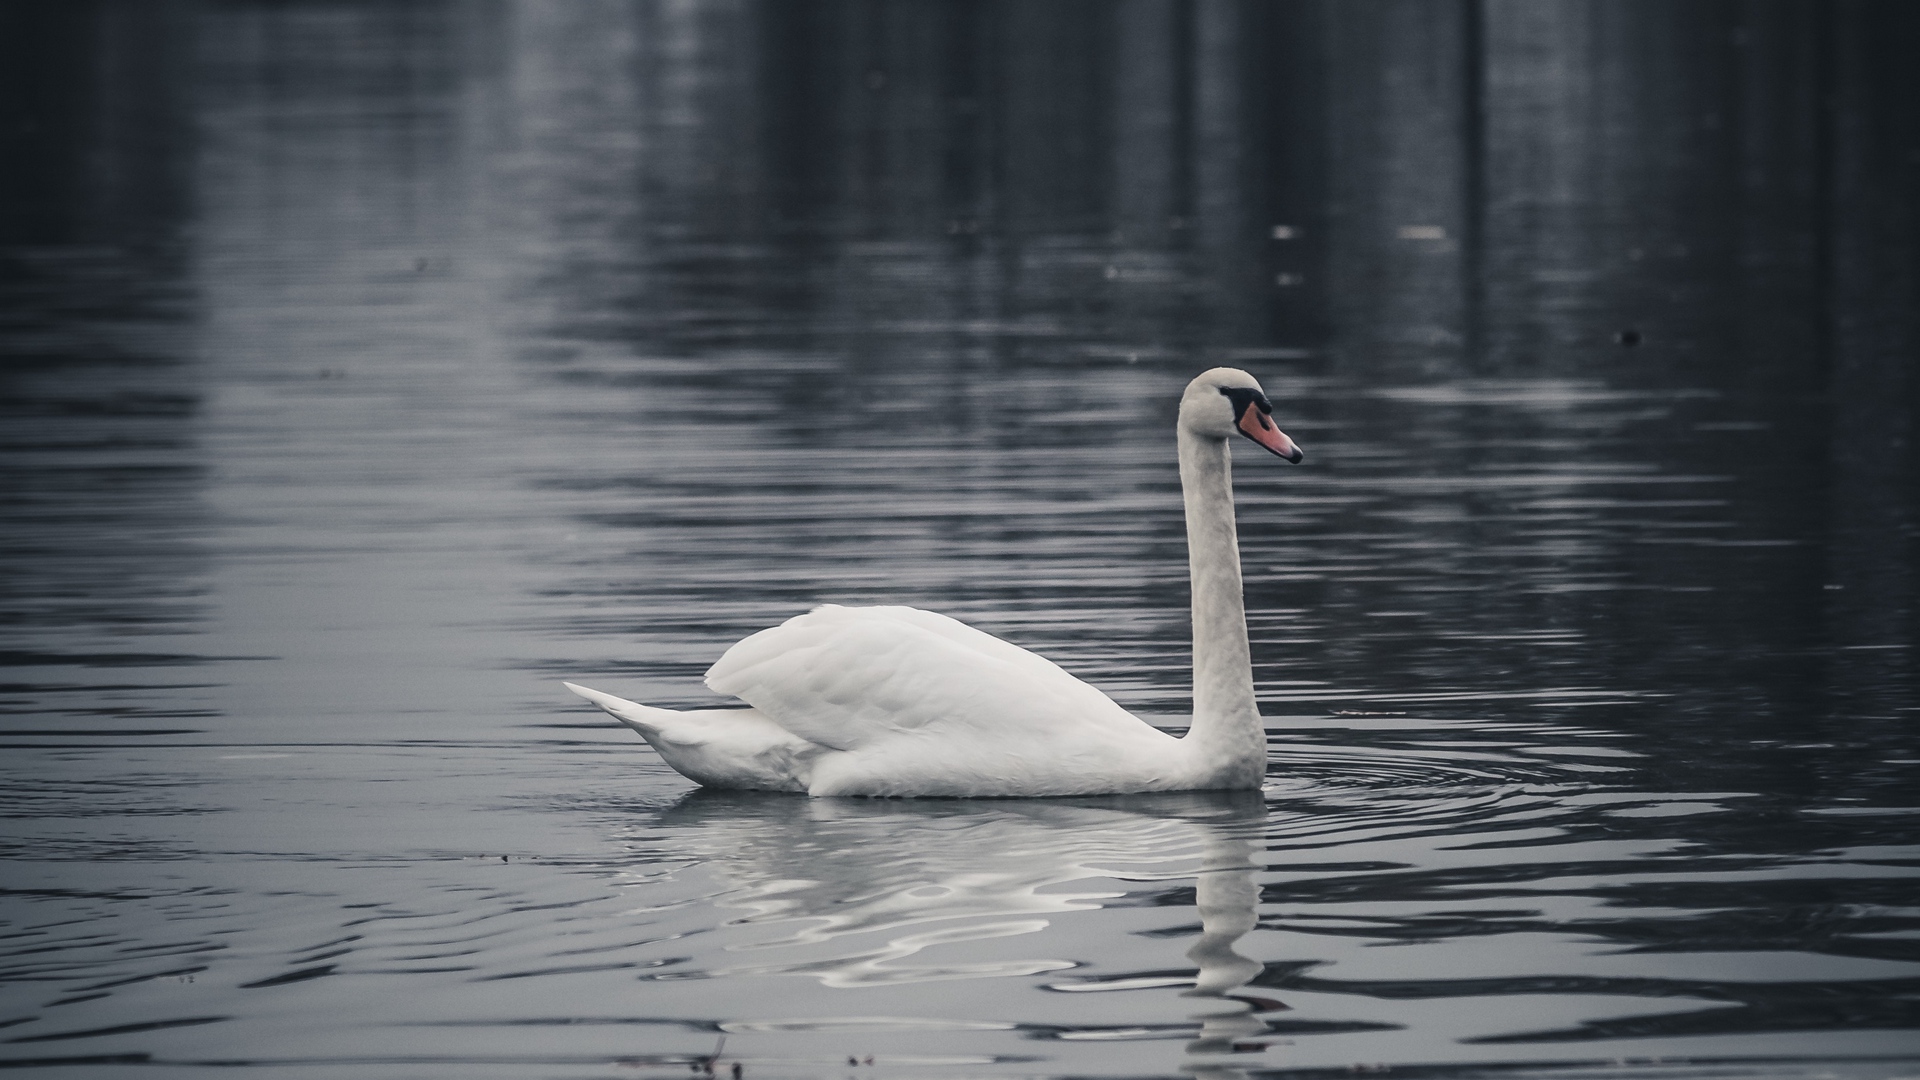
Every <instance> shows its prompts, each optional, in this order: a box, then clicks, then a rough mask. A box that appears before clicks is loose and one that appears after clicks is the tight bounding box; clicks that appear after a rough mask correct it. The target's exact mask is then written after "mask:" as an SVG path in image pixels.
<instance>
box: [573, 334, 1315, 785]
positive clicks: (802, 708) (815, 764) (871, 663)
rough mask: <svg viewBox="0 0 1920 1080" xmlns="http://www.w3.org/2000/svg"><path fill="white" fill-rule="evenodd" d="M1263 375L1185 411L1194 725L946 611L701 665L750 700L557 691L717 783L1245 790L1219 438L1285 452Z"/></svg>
mask: <svg viewBox="0 0 1920 1080" xmlns="http://www.w3.org/2000/svg"><path fill="white" fill-rule="evenodd" d="M1272 411H1273V406H1272V405H1271V404H1270V403H1269V402H1268V401H1267V397H1266V395H1265V394H1264V393H1262V392H1261V390H1260V384H1259V383H1258V382H1256V381H1255V380H1254V378H1253V376H1251V375H1249V374H1247V373H1246V372H1244V371H1239V370H1236V369H1234V368H1214V369H1212V370H1210V371H1206V372H1203V373H1202V374H1201V375H1200V376H1199V377H1198V378H1196V379H1194V380H1193V381H1192V382H1191V383H1188V384H1187V390H1186V393H1185V394H1184V395H1183V396H1182V397H1181V399H1180V421H1179V424H1178V431H1179V446H1180V487H1181V491H1182V493H1183V494H1184V495H1185V499H1186V510H1187V554H1188V566H1189V570H1190V572H1191V574H1192V580H1193V726H1192V728H1190V729H1189V730H1188V732H1187V734H1186V736H1185V737H1184V738H1175V737H1173V736H1171V735H1168V734H1167V733H1165V732H1163V731H1161V730H1159V729H1158V728H1155V727H1152V726H1151V725H1149V724H1147V723H1146V722H1145V721H1143V720H1141V719H1139V718H1138V717H1135V716H1134V715H1133V714H1131V713H1129V712H1127V711H1126V710H1125V709H1122V708H1121V707H1120V706H1119V705H1117V704H1115V703H1114V701H1113V699H1112V698H1109V697H1108V696H1107V695H1105V694H1103V693H1101V692H1100V691H1098V690H1096V689H1094V688H1093V687H1091V686H1089V685H1087V684H1086V683H1084V682H1081V681H1080V680H1079V679H1076V678H1074V677H1073V676H1071V675H1069V674H1067V673H1066V672H1065V671H1062V670H1061V669H1060V668H1059V667H1057V666H1055V665H1054V663H1053V662H1052V661H1050V660H1047V659H1045V658H1043V657H1041V656H1038V655H1036V654H1034V653H1031V652H1028V651H1027V650H1025V649H1022V648H1020V647H1019V646H1017V645H1012V644H1009V643H1007V642H1005V641H1001V640H1000V639H999V638H996V637H994V636H993V635H991V634H987V633H983V632H982V631H979V630H975V629H974V628H973V627H971V626H968V625H966V624H965V623H962V622H959V621H957V620H954V619H950V618H948V617H947V616H945V615H936V614H934V613H933V612H930V611H920V610H917V609H915V608H909V607H870V608H847V607H839V606H836V605H832V604H829V605H826V606H824V607H819V608H815V609H814V610H812V611H809V612H807V613H806V614H805V615H798V616H795V617H794V618H791V619H788V620H787V621H786V622H784V623H782V624H780V625H779V626H776V627H772V628H771V629H767V630H762V631H760V632H759V633H757V634H754V635H752V636H751V637H748V638H746V639H745V640H743V641H741V642H739V643H738V644H736V645H734V646H733V647H732V648H731V649H728V650H727V651H726V654H725V655H723V656H721V657H720V660H719V662H718V663H716V664H714V665H713V667H712V668H710V669H708V671H707V685H708V686H709V687H711V688H712V689H713V691H714V692H715V693H719V694H728V695H732V696H733V697H737V698H739V699H740V700H742V701H744V702H746V703H747V704H748V705H750V706H752V707H751V708H746V709H701V710H695V711H691V712H675V711H673V710H670V709H656V708H653V707H651V706H647V705H639V704H635V703H634V702H631V701H626V700H624V699H622V698H617V697H614V696H613V695H612V694H603V693H601V692H600V691H598V690H590V689H588V688H587V687H584V686H577V685H575V684H573V683H567V684H566V687H567V689H569V690H572V691H573V692H574V693H576V694H579V695H580V696H581V697H583V698H586V699H587V700H588V701H591V702H593V703H594V704H595V705H598V706H600V707H601V708H602V709H605V710H606V711H607V712H608V713H610V714H612V715H613V717H614V718H615V719H616V720H619V721H620V722H621V723H623V724H625V725H627V726H628V727H630V728H632V729H633V730H635V731H637V732H639V733H640V736H641V737H642V738H644V739H646V740H647V742H648V743H650V744H652V746H653V748H654V749H655V750H657V751H659V753H660V756H661V757H662V758H663V759H665V760H666V763H667V764H668V765H671V766H673V768H674V769H676V770H677V771H679V773H680V774H681V775H683V776H685V777H687V779H689V780H692V781H694V782H696V783H699V784H704V785H706V786H708V787H716V788H746V789H760V790H769V791H804V792H806V793H808V794H809V795H882V796H885V795H894V796H914V795H921V796H1039V795H1096V794H1118V793H1122V792H1136V791H1196V790H1209V789H1212V790H1221V789H1246V788H1257V787H1259V786H1260V782H1261V779H1262V777H1263V776H1264V775H1265V773H1266V761H1267V741H1266V732H1265V729H1264V728H1263V727H1262V725H1261V721H1260V711H1259V708H1258V706H1256V705H1255V703H1254V697H1253V666H1252V661H1251V659H1250V657H1249V653H1248V650H1247V618H1246V608H1245V602H1244V600H1243V599H1242V597H1241V591H1240V545H1239V542H1238V540H1237V538H1236V537H1235V534H1234V523H1233V478H1232V473H1231V470H1230V467H1229V456H1228V451H1227V440H1228V439H1230V438H1232V437H1233V435H1234V434H1235V433H1236V432H1237V433H1239V434H1241V435H1245V436H1246V437H1248V438H1250V439H1252V440H1253V441H1254V442H1256V443H1259V444H1260V445H1261V446H1263V447H1265V448H1266V449H1268V450H1270V451H1272V452H1273V453H1274V454H1277V455H1279V456H1280V457H1283V458H1286V459H1287V460H1288V461H1292V462H1298V461H1299V460H1300V458H1301V456H1302V455H1301V453H1300V450H1299V448H1298V447H1296V446H1295V445H1294V443H1293V440H1291V439H1289V438H1287V436H1286V435H1284V434H1282V433H1281V431H1280V429H1279V428H1277V427H1275V426H1274V423H1273V421H1272V419H1270V414H1271V413H1272Z"/></svg>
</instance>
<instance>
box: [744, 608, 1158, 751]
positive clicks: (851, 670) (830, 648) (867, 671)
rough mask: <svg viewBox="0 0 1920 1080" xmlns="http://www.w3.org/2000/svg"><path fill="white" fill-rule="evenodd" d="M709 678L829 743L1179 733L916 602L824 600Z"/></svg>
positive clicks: (1110, 740) (1004, 746) (1029, 744)
mask: <svg viewBox="0 0 1920 1080" xmlns="http://www.w3.org/2000/svg"><path fill="white" fill-rule="evenodd" d="M707 685H708V686H709V687H711V688H712V689H713V690H714V692H716V693H720V694H728V695H731V696H733V697H737V698H739V699H740V700H742V701H745V702H746V703H747V704H749V705H752V706H753V707H754V708H755V709H757V710H759V711H760V712H761V713H762V714H763V715H765V716H767V717H768V718H770V719H772V720H773V721H774V722H776V723H778V724H779V725H780V726H781V727H784V728H786V729H787V730H788V731H791V732H793V733H794V734H796V735H798V736H800V737H801V738H803V739H807V740H809V741H811V742H814V743H818V744H820V745H821V746H825V747H829V748H831V749H834V750H843V751H868V752H877V751H880V750H883V749H884V750H889V751H890V754H889V756H893V755H894V754H897V753H901V752H907V751H909V750H911V752H912V753H914V754H915V755H917V756H924V757H926V758H927V759H928V760H929V762H932V761H935V760H941V761H945V762H947V763H948V764H949V765H953V764H957V763H958V762H959V761H960V760H961V759H966V758H971V757H976V756H980V757H987V756H991V757H993V758H994V759H995V760H997V761H998V762H999V763H1000V765H1001V766H1002V767H1004V766H1005V764H1006V755H1007V753H1008V752H1009V751H1010V750H1012V751H1013V752H1015V753H1017V754H1020V755H1021V756H1023V757H1025V756H1029V755H1032V756H1034V757H1035V759H1036V760H1039V759H1043V758H1044V757H1045V755H1046V754H1048V753H1049V752H1052V751H1055V750H1058V749H1060V748H1064V747H1075V746H1077V747H1079V750H1078V752H1075V753H1072V754H1070V756H1071V757H1075V758H1080V757H1083V756H1084V755H1086V754H1088V753H1090V752H1091V753H1092V754H1094V755H1095V756H1100V755H1101V751H1100V750H1099V749H1098V747H1100V746H1107V747H1112V746H1113V744H1114V743H1115V742H1116V741H1118V742H1121V743H1132V742H1134V741H1135V740H1142V739H1151V740H1154V741H1156V742H1157V741H1159V740H1165V741H1167V742H1172V741H1173V740H1171V739H1169V738H1168V737H1167V736H1165V735H1164V734H1162V733H1161V732H1159V731H1157V730H1155V729H1153V728H1151V727H1149V726H1148V725H1147V724H1145V723H1144V722H1142V721H1141V720H1139V719H1137V718H1136V717H1134V716H1133V715H1132V714H1130V713H1128V712H1127V711H1126V710H1125V709H1122V708H1121V707H1120V706H1119V705H1117V704H1115V703H1114V701H1113V699H1112V698H1109V697H1108V696H1107V695H1105V694H1103V693H1101V692H1100V691H1099V690H1097V689H1095V688H1093V687H1092V686H1089V685H1088V684H1086V683H1084V682H1081V681H1080V680H1079V679H1076V678H1074V677H1073V676H1072V675H1069V674H1067V673H1066V672H1065V671H1063V670H1061V668H1060V667H1059V666H1058V665H1056V664H1054V663H1053V662H1052V661H1050V660H1047V659H1045V658H1044V657H1041V656H1038V655H1036V654H1034V653H1031V652H1028V651H1027V650H1025V649H1023V648H1020V647H1019V646H1018V645H1014V644H1011V643H1009V642H1005V641H1002V640H1000V639H999V638H996V637H994V636H993V635H991V634H987V633H984V632H982V631H979V630H976V629H974V628H973V627H971V626H968V625H966V624H965V623H963V622H960V621H958V620H957V619H951V618H948V617H947V616H945V615H938V614H935V613H933V612H930V611H921V610H919V609H917V608H909V607H862V608H848V607H840V606H837V605H831V604H830V605H827V606H824V607H819V608H815V609H814V610H812V611H810V612H807V613H806V614H805V615H799V616H796V617H794V618H792V619H789V620H787V621H786V622H784V623H782V624H780V625H779V626H775V627H772V628H770V629H767V630H762V631H760V632H759V633H757V634H754V635H753V636H751V637H749V638H747V639H745V640H743V641H741V642H740V643H739V644H737V645H735V646H734V647H733V648H731V649H728V650H727V652H726V655H724V656H722V657H721V658H720V659H719V661H718V662H717V663H715V664H714V665H713V667H712V668H710V669H709V670H708V671H707Z"/></svg>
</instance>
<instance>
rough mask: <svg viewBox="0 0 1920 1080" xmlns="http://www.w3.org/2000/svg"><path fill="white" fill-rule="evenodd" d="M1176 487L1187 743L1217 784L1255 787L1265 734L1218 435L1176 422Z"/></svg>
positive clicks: (1226, 463)
mask: <svg viewBox="0 0 1920 1080" xmlns="http://www.w3.org/2000/svg"><path fill="white" fill-rule="evenodd" d="M1180 489H1181V492H1182V494H1183V495H1184V496H1185V498H1186V505H1187V566H1188V569H1189V572H1190V573H1191V575H1192V579H1193V728H1192V729H1191V730H1190V731H1188V733H1187V741H1189V742H1191V743H1193V745H1194V752H1195V754H1196V755H1197V757H1198V759H1199V760H1201V761H1204V762H1206V763H1207V764H1208V765H1209V766H1214V765H1217V766H1218V767H1219V769H1220V772H1221V776H1220V778H1219V779H1220V781H1221V783H1220V785H1219V786H1222V787H1258V786H1259V785H1260V779H1261V777H1262V776H1264V775H1265V772H1266V759H1267V740H1266V731H1265V729H1264V728H1263V727H1262V726H1261V723H1260V709H1259V707H1258V706H1257V705H1255V704H1254V698H1253V660H1252V657H1251V655H1250V653H1249V651H1248V648H1247V608H1246V601H1245V599H1244V598H1243V597H1242V596H1241V591H1240V542H1239V540H1238V538H1237V537H1236V536H1235V534H1234V523H1233V470H1232V465H1231V459H1230V458H1229V456H1228V450H1227V443H1226V440H1224V439H1213V438H1207V437H1205V436H1201V435H1195V434H1193V433H1191V432H1189V431H1188V430H1187V429H1186V428H1185V426H1182V427H1181V428H1180Z"/></svg>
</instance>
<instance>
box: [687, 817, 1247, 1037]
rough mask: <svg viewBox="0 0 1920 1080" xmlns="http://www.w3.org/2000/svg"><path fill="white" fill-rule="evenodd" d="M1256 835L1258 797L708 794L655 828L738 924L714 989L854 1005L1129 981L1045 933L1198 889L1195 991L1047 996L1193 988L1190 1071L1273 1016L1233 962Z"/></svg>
mask: <svg viewBox="0 0 1920 1080" xmlns="http://www.w3.org/2000/svg"><path fill="white" fill-rule="evenodd" d="M1264 817H1265V808H1264V805H1263V803H1262V801H1261V798H1260V796H1259V795H1258V793H1253V792H1239V793H1210V792H1194V793H1182V794H1166V795H1142V796H1116V797H1106V798H1098V799H1076V800H1047V801H1028V800H1019V801H1013V800H1008V801H980V800H951V801H948V800H912V801H868V800H842V799H809V800H801V799H795V798H792V797H791V796H785V795H765V794H756V793H750V792H718V791H705V790H703V791H700V792H696V793H694V794H692V795H689V796H688V797H687V798H685V799H683V800H682V801H681V802H679V803H677V804H676V805H675V806H673V807H672V808H670V809H669V810H668V811H666V812H665V814H664V815H663V816H662V818H661V821H660V824H661V826H662V827H663V828H664V829H666V830H668V831H669V833H670V835H671V837H672V843H673V846H674V848H675V849H676V850H677V851H678V852H680V853H682V854H685V855H691V856H694V857H695V858H696V859H698V860H699V865H700V866H701V867H702V868H703V870H704V871H705V872H710V873H712V874H714V875H717V876H718V878H719V882H718V886H719V887H718V890H717V891H716V893H715V894H714V895H713V896H712V897H711V902H712V903H713V904H714V905H715V906H716V907H718V908H720V909H722V910H724V911H729V912H732V913H734V914H733V917H732V918H730V919H728V920H727V922H726V924H725V926H724V927H723V928H722V931H721V932H723V933H730V934H732V935H733V936H734V937H735V939H736V940H734V941H733V942H732V943H731V944H729V945H728V951H729V952H730V953H731V954H732V955H734V956H735V957H737V958H738V959H739V961H740V963H739V965H738V966H734V967H729V968H726V969H716V970H711V971H710V972H709V974H710V975H712V976H728V975H804V976H808V977H811V978H815V979H817V980H819V981H820V983H821V984H823V985H825V986H829V987H838V988H852V987H871V986H879V985H888V984H900V983H911V982H926V981H934V980H943V979H970V978H982V977H1009V976H1011V977H1025V976H1032V975H1038V974H1043V973H1046V972H1054V971H1061V972H1064V971H1066V970H1068V969H1073V968H1081V967H1084V966H1087V965H1089V964H1100V965H1101V966H1109V965H1112V966H1120V967H1124V966H1126V957H1125V956H1124V954H1122V955H1118V956H1116V955H1114V953H1115V952H1116V951H1117V948H1116V947H1118V948H1125V947H1126V945H1125V943H1123V942H1119V941H1114V940H1112V939H1110V938H1109V939H1088V938H1086V937H1083V936H1076V933H1077V932H1075V931H1071V930H1070V929H1069V927H1068V926H1067V925H1065V924H1063V925H1061V926H1057V927H1055V929H1054V932H1053V933H1050V934H1047V935H1040V933H1039V932H1040V931H1042V930H1046V929H1048V928H1049V926H1053V925H1054V922H1053V920H1054V917H1056V916H1058V915H1060V914H1063V913H1067V912H1072V911H1076V910H1084V909H1088V908H1096V907H1101V906H1104V905H1105V904H1106V903H1108V902H1111V901H1114V900H1118V899H1121V898H1123V897H1128V896H1129V895H1135V894H1137V893H1138V892H1139V890H1138V889H1137V888H1129V887H1128V885H1127V884H1126V883H1128V882H1142V881H1168V882H1175V881H1179V880H1181V879H1196V888H1195V896H1196V906H1197V908H1198V914H1199V919H1200V924H1201V933H1200V938H1199V940H1198V941H1197V942H1196V943H1195V944H1194V945H1193V946H1192V947H1191V948H1190V949H1189V950H1188V951H1187V957H1188V958H1189V959H1190V960H1191V961H1192V962H1193V963H1194V964H1195V965H1196V967H1197V968H1198V971H1197V972H1195V973H1194V974H1193V975H1192V976H1191V977H1190V978H1186V977H1178V976H1173V977H1169V978H1165V979H1151V980H1147V982H1146V984H1143V983H1142V982H1141V981H1140V980H1138V979H1120V980H1111V979H1108V980H1102V979H1097V978H1095V979H1086V980H1071V979H1069V980H1065V981H1063V982H1061V983H1057V984H1055V987H1054V988H1055V989H1059V990H1070V991H1079V992H1086V991H1102V990H1121V989H1127V988H1131V987H1135V986H1140V985H1149V984H1150V985H1160V986H1167V985H1180V984H1183V983H1190V986H1191V988H1190V989H1189V990H1187V991H1186V995H1187V996H1188V997H1191V998H1195V999H1198V1000H1199V1001H1200V1002H1203V1003H1204V1004H1203V1005H1202V1006H1201V1007H1199V1008H1198V1009H1196V1010H1194V1011H1192V1012H1189V1013H1188V1014H1187V1015H1185V1016H1183V1017H1181V1018H1180V1020H1182V1021H1184V1023H1180V1022H1174V1023H1169V1024H1168V1025H1166V1026H1165V1027H1163V1028H1159V1033H1160V1034H1161V1037H1164V1035H1165V1034H1174V1033H1177V1032H1179V1031H1182V1030H1185V1031H1192V1030H1193V1029H1194V1026H1195V1025H1197V1027H1198V1037H1197V1038H1195V1039H1194V1040H1193V1041H1192V1042H1190V1043H1189V1045H1188V1048H1187V1049H1188V1053H1189V1055H1190V1056H1193V1055H1200V1056H1205V1055H1213V1054H1221V1053H1231V1052H1233V1051H1234V1050H1235V1049H1236V1044H1242V1043H1244V1042H1245V1041H1246V1040H1248V1039H1251V1038H1254V1037H1256V1036H1258V1035H1260V1034H1262V1033H1264V1032H1265V1031H1266V1030H1267V1028H1266V1024H1265V1022H1264V1021H1263V1020H1262V1019H1261V1018H1260V1016H1259V1015H1258V1014H1259V1012H1261V1011H1266V1010H1270V1009H1274V1008H1280V1007H1282V1006H1280V1005H1279V1004H1278V1003H1277V1002H1272V1001H1265V1000H1262V999H1259V998H1252V997H1246V996H1238V997H1236V996H1234V991H1236V990H1239V989H1240V988H1241V987H1243V986H1245V985H1246V984H1247V983H1248V982H1249V981H1250V980H1251V979H1253V978H1254V977H1255V976H1256V975H1258V974H1259V973H1260V971H1261V965H1260V964H1259V963H1258V962H1257V961H1254V960H1252V959H1249V958H1248V957H1246V956H1243V955H1241V954H1240V953H1238V952H1236V951H1235V950H1234V946H1235V944H1236V943H1237V942H1238V941H1239V939H1240V938H1241V937H1242V936H1243V935H1245V934H1246V933H1247V932H1248V931H1249V930H1251V929H1253V926H1254V923H1255V919H1256V917H1257V907H1258V901H1259V886H1258V883H1257V882H1256V880H1255V875H1254V866H1253V855H1254V851H1255V845H1254V842H1253V839H1252V838H1256V837H1257V836H1258V835H1259V833H1260V829H1261V827H1262V824H1263V822H1264ZM1062 931H1069V932H1062ZM956 945H957V946H961V948H952V946H956ZM1062 953H1065V955H1063V954H1062ZM1100 953H1105V954H1106V955H1098V954H1100ZM1089 954H1092V955H1089ZM1169 975H1170V976H1172V973H1169ZM1168 1019H1169V1020H1170V1021H1173V1020H1174V1018H1173V1017H1169V1018H1168ZM1156 1027H1158V1026H1157V1025H1156ZM1240 1048H1241V1049H1252V1048H1253V1047H1245V1046H1242V1047H1240ZM1189 1067H1190V1068H1198V1069H1203V1070H1204V1069H1206V1068H1207V1067H1206V1066H1204V1065H1203V1064H1200V1063H1190V1064H1189Z"/></svg>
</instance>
